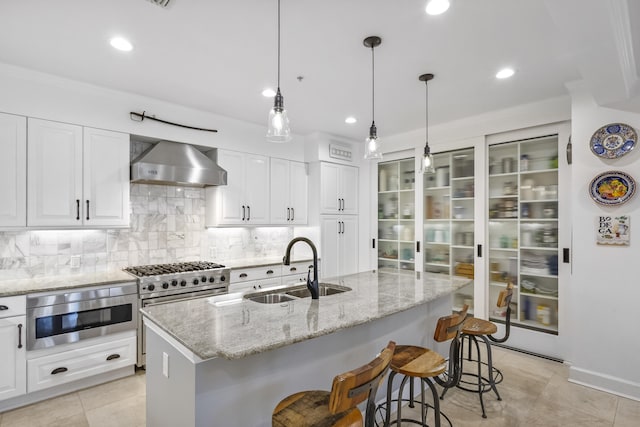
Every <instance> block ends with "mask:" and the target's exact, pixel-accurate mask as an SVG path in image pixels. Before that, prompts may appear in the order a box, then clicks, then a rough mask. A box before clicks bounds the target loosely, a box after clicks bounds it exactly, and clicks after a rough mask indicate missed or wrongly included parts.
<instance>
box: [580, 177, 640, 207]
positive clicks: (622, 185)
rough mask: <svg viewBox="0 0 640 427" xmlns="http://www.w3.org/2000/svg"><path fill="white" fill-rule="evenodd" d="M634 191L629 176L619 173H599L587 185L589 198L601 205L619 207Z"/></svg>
mask: <svg viewBox="0 0 640 427" xmlns="http://www.w3.org/2000/svg"><path fill="white" fill-rule="evenodd" d="M635 191H636V182H635V181H634V179H633V178H631V176H629V175H627V174H626V173H624V172H620V171H610V172H605V173H601V174H600V175H598V176H596V177H595V178H593V180H592V181H591V185H589V194H591V198H592V199H593V200H595V201H596V202H597V203H600V204H601V205H607V206H616V205H621V204H623V203H624V202H626V201H627V200H629V199H630V198H631V197H633V194H634V193H635Z"/></svg>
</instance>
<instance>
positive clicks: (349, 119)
mask: <svg viewBox="0 0 640 427" xmlns="http://www.w3.org/2000/svg"><path fill="white" fill-rule="evenodd" d="M357 121H358V120H357V119H356V118H355V117H351V116H350V117H347V118H346V119H344V122H345V123H348V124H350V125H352V124H354V123H355V122H357Z"/></svg>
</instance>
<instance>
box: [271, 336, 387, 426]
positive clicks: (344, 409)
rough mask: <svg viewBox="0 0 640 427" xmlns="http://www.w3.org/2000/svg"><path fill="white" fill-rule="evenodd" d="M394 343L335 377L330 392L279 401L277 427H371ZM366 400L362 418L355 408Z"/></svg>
mask: <svg viewBox="0 0 640 427" xmlns="http://www.w3.org/2000/svg"><path fill="white" fill-rule="evenodd" d="M395 346H396V344H395V343H394V342H393V341H390V342H389V344H388V345H387V347H386V348H384V349H383V350H382V351H381V352H380V354H379V355H378V356H377V357H376V358H375V359H373V360H372V361H371V362H369V363H367V364H366V365H363V366H361V367H359V368H357V369H354V370H352V371H349V372H345V373H343V374H340V375H337V376H336V377H335V378H334V379H333V384H332V386H331V391H330V392H329V391H323V390H310V391H302V392H298V393H295V394H292V395H290V396H287V397H285V398H284V399H282V400H281V401H280V402H279V403H278V404H277V405H276V407H275V409H274V410H273V415H272V417H271V423H272V425H273V426H277V427H293V426H295V427H312V426H317V427H330V426H331V427H358V426H363V425H364V426H365V427H373V426H374V416H375V414H374V411H375V395H376V392H377V390H378V386H379V385H380V383H381V382H382V380H383V379H384V376H385V375H386V373H387V371H388V369H389V363H390V362H391V358H392V356H393V352H394V350H395ZM365 400H366V401H367V413H366V414H365V419H364V424H363V417H362V413H361V412H360V410H359V409H358V408H357V405H358V404H359V403H361V402H364V401H365Z"/></svg>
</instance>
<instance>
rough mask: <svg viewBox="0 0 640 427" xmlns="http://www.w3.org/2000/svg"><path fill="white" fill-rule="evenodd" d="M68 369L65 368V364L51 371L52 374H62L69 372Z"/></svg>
mask: <svg viewBox="0 0 640 427" xmlns="http://www.w3.org/2000/svg"><path fill="white" fill-rule="evenodd" d="M67 371H68V369H67V368H65V367H64V366H62V367H60V368H56V369H54V370H53V371H51V375H56V374H61V373H63V372H67Z"/></svg>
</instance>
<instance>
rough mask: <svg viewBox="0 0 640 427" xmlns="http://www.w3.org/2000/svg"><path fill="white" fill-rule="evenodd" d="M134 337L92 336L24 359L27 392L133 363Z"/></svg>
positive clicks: (127, 334) (134, 357) (134, 359)
mask: <svg viewBox="0 0 640 427" xmlns="http://www.w3.org/2000/svg"><path fill="white" fill-rule="evenodd" d="M136 344H137V341H136V337H135V335H133V336H132V334H131V333H129V332H126V333H122V334H114V335H110V336H105V337H100V338H94V339H92V340H91V343H90V344H87V343H85V342H80V343H76V344H74V345H73V346H69V347H70V349H68V350H66V351H62V352H57V353H52V354H47V355H43V356H39V357H34V358H33V359H29V360H28V361H27V365H28V367H29V369H28V389H29V393H32V392H34V391H38V390H43V389H46V388H49V387H53V386H57V385H60V384H66V383H68V382H71V381H76V380H79V379H82V378H88V377H90V376H93V375H98V374H101V373H104V372H109V371H113V370H116V369H120V368H124V367H127V366H133V365H134V364H135V363H136Z"/></svg>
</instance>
